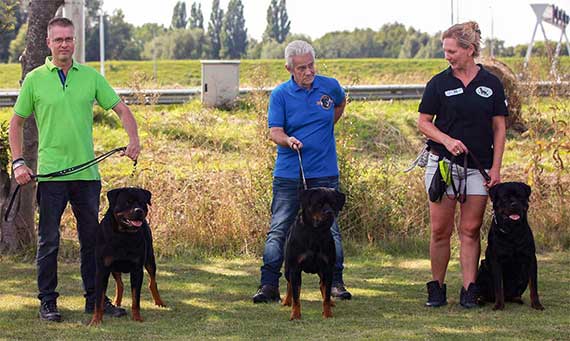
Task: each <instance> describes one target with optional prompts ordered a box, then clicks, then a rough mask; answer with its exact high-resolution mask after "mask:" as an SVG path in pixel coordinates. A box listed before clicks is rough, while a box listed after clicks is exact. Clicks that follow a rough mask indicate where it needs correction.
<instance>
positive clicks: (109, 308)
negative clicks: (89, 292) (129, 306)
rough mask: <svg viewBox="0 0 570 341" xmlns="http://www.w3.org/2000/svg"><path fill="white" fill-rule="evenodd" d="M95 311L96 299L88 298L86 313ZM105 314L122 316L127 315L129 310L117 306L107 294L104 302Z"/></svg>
mask: <svg viewBox="0 0 570 341" xmlns="http://www.w3.org/2000/svg"><path fill="white" fill-rule="evenodd" d="M94 311H95V301H94V300H86V301H85V313H87V314H93V312H94ZM103 314H105V315H109V316H112V317H121V316H125V315H127V311H126V310H125V309H123V308H121V307H117V306H115V305H113V303H111V300H110V299H109V297H107V296H105V303H104V304H103Z"/></svg>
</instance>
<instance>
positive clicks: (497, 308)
mask: <svg viewBox="0 0 570 341" xmlns="http://www.w3.org/2000/svg"><path fill="white" fill-rule="evenodd" d="M503 309H505V304H504V303H496V304H495V306H494V307H493V310H503Z"/></svg>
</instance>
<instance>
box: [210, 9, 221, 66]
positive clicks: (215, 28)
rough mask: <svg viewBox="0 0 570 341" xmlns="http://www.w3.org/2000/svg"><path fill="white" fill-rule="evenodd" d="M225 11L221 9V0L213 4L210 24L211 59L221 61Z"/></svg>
mask: <svg viewBox="0 0 570 341" xmlns="http://www.w3.org/2000/svg"><path fill="white" fill-rule="evenodd" d="M223 18H224V11H223V10H221V9H220V0H214V1H213V2H212V13H210V22H209V23H208V38H209V40H210V58H213V59H219V58H220V51H221V49H222V36H221V35H222V25H223Z"/></svg>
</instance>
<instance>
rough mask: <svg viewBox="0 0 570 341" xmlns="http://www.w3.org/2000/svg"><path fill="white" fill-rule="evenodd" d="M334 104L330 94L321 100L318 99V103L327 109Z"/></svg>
mask: <svg viewBox="0 0 570 341" xmlns="http://www.w3.org/2000/svg"><path fill="white" fill-rule="evenodd" d="M332 104H333V100H332V98H330V96H329V95H323V96H322V97H321V99H320V100H318V101H317V105H320V106H321V107H323V109H325V110H329V109H330V108H331V106H332Z"/></svg>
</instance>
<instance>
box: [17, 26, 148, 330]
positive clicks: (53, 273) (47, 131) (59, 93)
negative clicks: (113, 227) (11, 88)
mask: <svg viewBox="0 0 570 341" xmlns="http://www.w3.org/2000/svg"><path fill="white" fill-rule="evenodd" d="M74 31H75V30H74V27H73V23H72V22H71V21H70V20H69V19H66V18H54V19H52V20H51V21H50V22H49V24H48V35H47V45H48V47H49V49H50V50H51V54H52V56H51V57H47V58H46V62H45V64H44V65H42V66H39V67H37V68H36V69H34V70H33V71H31V72H30V73H28V75H27V76H26V78H25V79H24V83H23V84H22V88H21V90H20V95H19V96H18V100H17V101H16V105H15V106H14V115H13V116H12V119H11V121H10V130H9V135H10V149H11V151H12V157H13V158H14V160H13V161H12V167H13V170H14V175H15V177H16V181H17V182H18V184H20V185H25V184H26V183H28V182H30V181H31V177H30V176H31V175H32V174H33V171H32V169H30V168H29V167H28V166H27V165H26V162H25V160H24V159H23V158H22V143H23V125H24V121H25V120H26V118H28V117H29V116H30V115H32V114H34V115H35V119H36V124H37V127H38V132H39V148H38V174H47V173H51V172H55V171H59V170H63V169H66V168H69V167H73V166H76V165H79V164H82V163H85V162H87V161H89V160H92V159H93V158H94V157H95V155H94V154H95V153H94V150H93V102H94V100H97V102H98V103H99V105H100V106H101V107H103V109H105V110H108V109H111V108H112V109H113V110H114V111H115V112H116V113H117V115H118V116H119V117H120V119H121V121H122V124H123V127H124V129H125V130H126V132H127V134H128V136H129V144H128V146H127V149H126V151H125V152H124V154H125V155H126V156H128V157H129V158H131V159H132V160H136V159H137V157H138V155H139V152H140V144H139V137H138V133H137V124H136V122H135V119H134V117H133V114H132V113H131V111H130V110H129V108H128V107H127V106H126V105H125V104H124V103H123V102H122V101H121V99H120V98H119V96H118V95H117V94H116V93H115V91H114V90H113V88H111V86H110V85H109V83H108V82H107V81H106V80H105V78H104V77H103V76H102V75H100V74H99V73H98V72H97V71H95V70H94V69H93V68H90V67H87V66H84V65H81V64H79V63H77V62H75V61H74V60H73V57H72V56H73V52H74V50H75V45H74V42H75V38H74V33H75V32H74ZM100 179H101V178H100V175H99V170H98V168H97V166H96V165H95V166H92V167H90V168H87V169H85V170H83V171H81V172H78V173H75V174H72V175H68V176H62V177H57V178H48V179H45V178H41V179H38V181H39V183H38V189H37V200H38V206H39V210H40V221H39V226H38V237H39V238H38V250H37V280H38V289H39V295H38V298H39V299H40V301H41V304H40V314H39V315H40V319H42V320H46V321H56V322H60V321H61V314H60V313H59V311H58V309H57V303H56V300H57V297H58V296H59V294H58V292H57V291H56V288H57V253H58V250H59V225H60V221H61V215H62V214H63V211H64V209H65V207H66V206H67V203H68V202H69V203H71V207H72V209H73V214H74V215H75V218H76V219H77V232H78V236H79V244H80V253H81V278H82V281H83V289H84V290H85V299H86V302H85V312H87V313H92V312H93V309H94V307H95V232H96V228H97V225H98V224H99V220H98V218H99V196H100V193H101V180H100ZM105 313H106V314H110V315H112V316H116V317H119V316H124V315H126V311H125V310H124V309H122V308H118V307H115V306H113V305H112V304H111V302H110V300H109V299H108V298H105Z"/></svg>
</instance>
